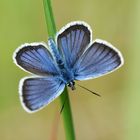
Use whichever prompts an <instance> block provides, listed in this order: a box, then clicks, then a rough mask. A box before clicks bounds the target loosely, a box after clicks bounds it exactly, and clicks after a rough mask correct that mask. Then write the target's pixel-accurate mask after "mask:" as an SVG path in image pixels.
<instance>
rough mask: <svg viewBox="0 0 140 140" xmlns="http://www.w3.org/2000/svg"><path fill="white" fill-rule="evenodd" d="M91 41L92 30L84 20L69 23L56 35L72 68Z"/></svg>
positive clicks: (59, 45)
mask: <svg viewBox="0 0 140 140" xmlns="http://www.w3.org/2000/svg"><path fill="white" fill-rule="evenodd" d="M90 41H91V30H90V27H89V25H87V24H86V23H84V22H71V23H69V24H68V25H66V26H65V27H64V28H62V29H61V30H60V32H58V34H57V37H56V42H57V46H58V48H59V50H60V52H61V53H62V55H63V57H64V59H65V61H66V64H67V65H68V66H69V67H70V68H73V65H74V64H75V62H76V60H77V59H78V58H79V57H80V56H81V55H82V53H83V52H84V50H85V48H86V47H87V45H88V44H89V43H90Z"/></svg>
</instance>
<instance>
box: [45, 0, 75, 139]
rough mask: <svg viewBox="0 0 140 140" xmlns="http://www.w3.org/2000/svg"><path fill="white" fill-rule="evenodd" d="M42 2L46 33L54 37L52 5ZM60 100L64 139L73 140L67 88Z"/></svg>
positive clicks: (46, 1)
mask: <svg viewBox="0 0 140 140" xmlns="http://www.w3.org/2000/svg"><path fill="white" fill-rule="evenodd" d="M43 4H44V12H45V19H46V24H47V30H48V35H49V36H50V37H53V38H54V37H55V35H56V26H55V21H54V16H53V12H52V7H51V0H43ZM65 99H66V102H65ZM60 101H61V106H63V104H64V102H65V107H64V109H63V111H62V115H63V122H64V128H65V135H66V140H75V133H74V126H73V119H72V112H71V106H70V101H69V95H68V91H67V88H65V90H64V92H63V93H62V94H61V96H60Z"/></svg>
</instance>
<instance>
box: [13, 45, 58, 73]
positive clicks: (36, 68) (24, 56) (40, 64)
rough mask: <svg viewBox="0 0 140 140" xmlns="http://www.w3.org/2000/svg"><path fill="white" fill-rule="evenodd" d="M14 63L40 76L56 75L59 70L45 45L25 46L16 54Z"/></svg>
mask: <svg viewBox="0 0 140 140" xmlns="http://www.w3.org/2000/svg"><path fill="white" fill-rule="evenodd" d="M14 62H15V63H16V64H17V65H18V66H19V67H20V68H23V69H24V70H26V71H29V72H31V73H34V74H38V75H56V74H57V69H56V66H55V64H54V61H53V59H52V56H51V54H50V52H49V51H48V49H47V47H46V44H45V43H30V44H27V43H26V44H24V45H22V46H21V47H20V48H18V50H16V51H15V53H14Z"/></svg>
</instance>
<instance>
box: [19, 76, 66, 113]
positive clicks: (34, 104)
mask: <svg viewBox="0 0 140 140" xmlns="http://www.w3.org/2000/svg"><path fill="white" fill-rule="evenodd" d="M64 87H65V84H64V83H63V82H62V81H60V80H59V79H56V78H54V77H47V78H43V77H35V78H25V79H22V80H21V82H20V99H21V103H22V105H23V107H24V109H25V110H26V111H27V112H29V113H33V112H36V111H38V110H40V109H42V108H43V107H44V106H46V105H48V104H49V103H50V102H52V101H53V100H54V99H55V98H57V97H58V96H59V95H60V94H61V93H62V91H63V90H64Z"/></svg>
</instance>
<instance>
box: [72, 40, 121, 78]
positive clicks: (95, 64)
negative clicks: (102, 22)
mask: <svg viewBox="0 0 140 140" xmlns="http://www.w3.org/2000/svg"><path fill="white" fill-rule="evenodd" d="M122 64H123V58H122V55H121V53H120V52H119V51H118V50H117V49H116V48H114V47H113V46H112V45H111V44H109V43H107V42H106V41H103V40H99V39H97V40H95V41H94V42H93V43H92V45H91V46H89V47H88V48H87V49H86V51H85V52H84V53H83V55H82V56H81V58H79V60H78V61H77V63H76V64H75V66H74V71H75V72H74V73H75V79H76V80H88V79H92V78H97V77H99V76H102V75H105V74H108V73H110V72H112V71H114V70H115V69H117V68H119V67H120V66H121V65H122Z"/></svg>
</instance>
